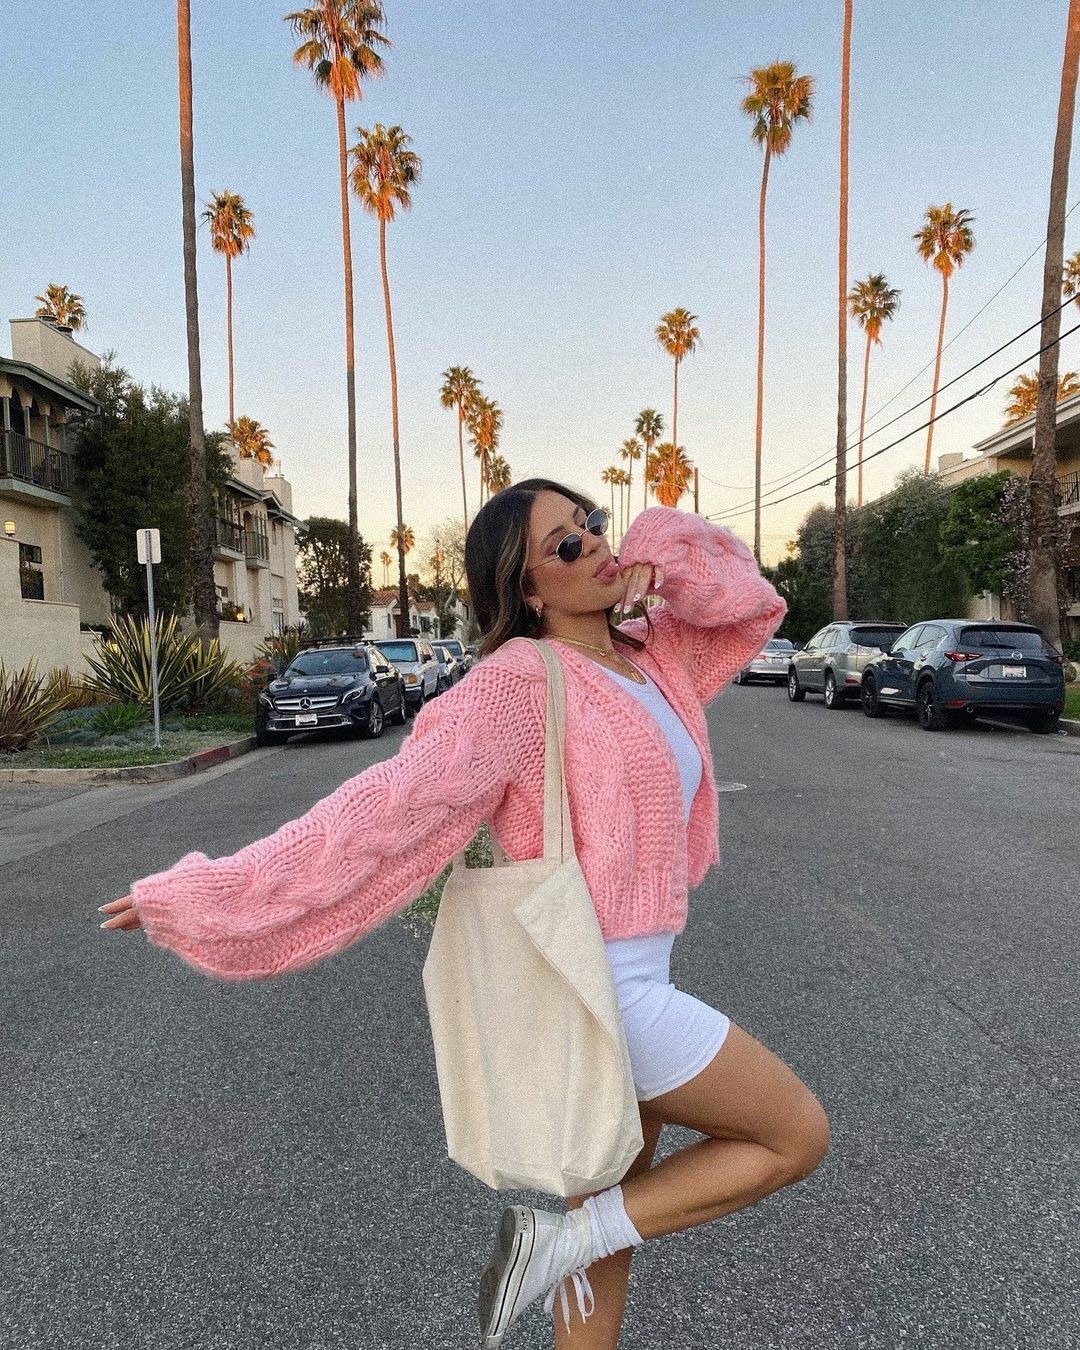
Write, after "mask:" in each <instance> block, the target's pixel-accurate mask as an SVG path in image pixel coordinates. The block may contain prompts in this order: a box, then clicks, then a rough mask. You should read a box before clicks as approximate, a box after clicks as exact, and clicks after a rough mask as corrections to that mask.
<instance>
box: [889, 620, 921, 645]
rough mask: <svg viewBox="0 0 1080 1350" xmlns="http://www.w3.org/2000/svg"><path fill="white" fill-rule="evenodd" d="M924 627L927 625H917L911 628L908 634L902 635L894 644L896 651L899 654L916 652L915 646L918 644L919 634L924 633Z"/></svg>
mask: <svg viewBox="0 0 1080 1350" xmlns="http://www.w3.org/2000/svg"><path fill="white" fill-rule="evenodd" d="M924 626H925V625H923V624H921V623H917V624H914V625H913V626H912V627H911V628H909V629H908V630H907V632H906V633H901V634H900V636H899V637H898V638H897V639H896V642H895V643H894V644H893V647H894V649H895V650H896V651H898V652H899V651H903V652H910V651H914V649H915V644H916V643H917V642H918V640H919V634H920V633H921V632H922V630H923V628H924Z"/></svg>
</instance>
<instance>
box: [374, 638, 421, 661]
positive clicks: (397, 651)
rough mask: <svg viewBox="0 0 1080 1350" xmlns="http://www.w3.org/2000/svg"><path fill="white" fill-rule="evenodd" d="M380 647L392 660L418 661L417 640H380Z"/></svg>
mask: <svg viewBox="0 0 1080 1350" xmlns="http://www.w3.org/2000/svg"><path fill="white" fill-rule="evenodd" d="M379 648H380V650H381V651H382V654H383V656H385V657H386V658H387V659H388V660H390V661H416V660H418V659H419V658H418V657H417V655H416V643H415V642H380V643H379Z"/></svg>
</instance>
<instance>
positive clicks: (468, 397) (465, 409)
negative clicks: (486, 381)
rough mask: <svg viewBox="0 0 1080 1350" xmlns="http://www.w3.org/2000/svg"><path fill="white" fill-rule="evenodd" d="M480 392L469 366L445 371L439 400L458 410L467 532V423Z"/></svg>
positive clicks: (462, 505)
mask: <svg viewBox="0 0 1080 1350" xmlns="http://www.w3.org/2000/svg"><path fill="white" fill-rule="evenodd" d="M479 392H480V381H479V380H478V379H477V378H476V376H475V375H474V374H473V373H472V371H471V370H470V369H469V367H468V366H451V367H450V369H449V370H445V371H443V383H442V388H441V389H440V390H439V400H440V402H441V403H442V405H443V407H444V408H456V409H457V438H458V463H459V464H460V466H461V509H462V513H463V516H464V520H465V532H466V533H468V530H469V501H468V497H467V496H466V494H465V423H466V421H467V420H468V414H469V405H470V404H471V402H472V400H473V399H474V398H475V397H476V396H477V394H478V393H479Z"/></svg>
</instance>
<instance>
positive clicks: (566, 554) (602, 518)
mask: <svg viewBox="0 0 1080 1350" xmlns="http://www.w3.org/2000/svg"><path fill="white" fill-rule="evenodd" d="M608 521H609V517H608V513H607V512H606V511H605V510H604V508H603V507H602V506H598V507H597V508H596V509H595V510H594V511H590V512H589V514H588V515H587V516H586V517H585V529H586V530H588V532H589V533H590V534H595V535H601V534H607V528H608ZM584 538H585V534H584V531H579V532H577V533H575V534H564V535H563V537H562V538H561V539H560V540H559V543H558V546H557V547H556V549H555V552H554V553H553V554H552V555H551V557H550V558H545V559H544V561H543V562H539V563H537V564H536V567H543V566H545V565H546V564H547V563H549V562H554V561H555V559H556V558H558V560H559V561H560V562H564V563H573V562H577V560H578V559H579V558H580V557H581V550H582V548H583V547H584V542H583V541H584ZM536 567H530V568H529V571H530V572H535V571H536Z"/></svg>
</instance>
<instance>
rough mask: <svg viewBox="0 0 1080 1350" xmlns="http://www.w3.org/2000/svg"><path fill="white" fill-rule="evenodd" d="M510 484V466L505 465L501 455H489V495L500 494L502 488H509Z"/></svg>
mask: <svg viewBox="0 0 1080 1350" xmlns="http://www.w3.org/2000/svg"><path fill="white" fill-rule="evenodd" d="M510 482H511V479H510V465H509V464H507V462H506V460H505V459H503V457H502V455H498V454H496V455H491V456H490V458H489V459H488V466H487V487H488V492H489V493H490V494H491V495H494V494H495V493H496V492H501V491H502V490H503V488H508V487H509V486H510Z"/></svg>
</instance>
